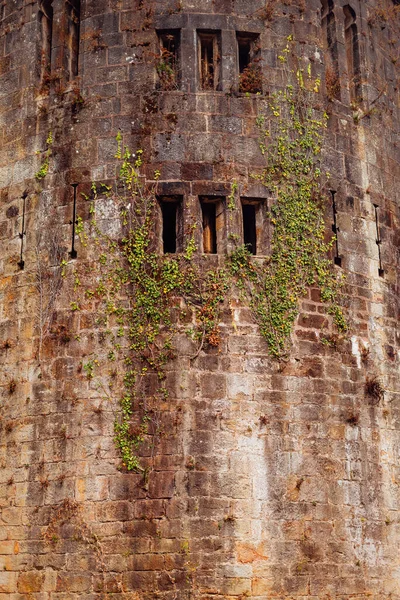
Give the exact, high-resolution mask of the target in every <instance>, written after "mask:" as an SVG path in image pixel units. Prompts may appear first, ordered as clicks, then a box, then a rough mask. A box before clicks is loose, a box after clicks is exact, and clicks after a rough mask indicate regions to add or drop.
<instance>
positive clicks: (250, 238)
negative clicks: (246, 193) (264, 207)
mask: <svg viewBox="0 0 400 600" xmlns="http://www.w3.org/2000/svg"><path fill="white" fill-rule="evenodd" d="M242 211H243V240H244V244H245V246H246V247H247V249H248V251H249V252H250V253H251V254H257V228H256V207H255V205H254V204H243V205H242Z"/></svg>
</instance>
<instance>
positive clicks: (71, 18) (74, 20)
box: [66, 0, 81, 80]
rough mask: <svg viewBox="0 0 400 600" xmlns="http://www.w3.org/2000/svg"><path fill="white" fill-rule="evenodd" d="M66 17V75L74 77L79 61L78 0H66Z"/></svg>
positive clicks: (79, 14)
mask: <svg viewBox="0 0 400 600" xmlns="http://www.w3.org/2000/svg"><path fill="white" fill-rule="evenodd" d="M66 7H67V18H68V40H67V61H68V77H69V79H70V80H71V79H74V78H75V77H77V76H78V62H79V30H80V20H81V3H80V0H68V1H67V2H66Z"/></svg>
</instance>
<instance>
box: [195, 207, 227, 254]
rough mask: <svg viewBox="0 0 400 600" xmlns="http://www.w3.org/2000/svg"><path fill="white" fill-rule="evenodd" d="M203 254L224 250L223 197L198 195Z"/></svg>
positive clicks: (224, 216) (224, 214) (224, 213)
mask: <svg viewBox="0 0 400 600" xmlns="http://www.w3.org/2000/svg"><path fill="white" fill-rule="evenodd" d="M200 205H201V213H202V229H203V252H204V254H217V253H221V252H224V250H226V236H225V230H226V226H225V219H226V211H225V198H221V197H214V196H213V197H203V196H202V197H200Z"/></svg>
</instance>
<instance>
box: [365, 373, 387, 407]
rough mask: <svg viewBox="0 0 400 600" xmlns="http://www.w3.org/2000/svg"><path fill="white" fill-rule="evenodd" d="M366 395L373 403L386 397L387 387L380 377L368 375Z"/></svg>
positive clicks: (377, 402)
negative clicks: (385, 387)
mask: <svg viewBox="0 0 400 600" xmlns="http://www.w3.org/2000/svg"><path fill="white" fill-rule="evenodd" d="M365 395H366V396H368V398H370V401H371V404H379V402H381V401H382V400H383V399H384V397H385V389H384V387H383V385H382V382H381V381H380V379H379V377H377V376H374V377H367V380H366V382H365Z"/></svg>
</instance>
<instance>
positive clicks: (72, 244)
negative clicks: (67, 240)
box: [69, 183, 79, 259]
mask: <svg viewBox="0 0 400 600" xmlns="http://www.w3.org/2000/svg"><path fill="white" fill-rule="evenodd" d="M78 185H79V184H78V183H71V187H73V188H74V203H73V207H72V221H70V225H72V238H71V252H70V253H69V256H70V258H72V259H75V258H76V257H77V256H78V253H77V251H76V250H75V226H76V225H77V224H78V220H77V218H76V188H77V187H78Z"/></svg>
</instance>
